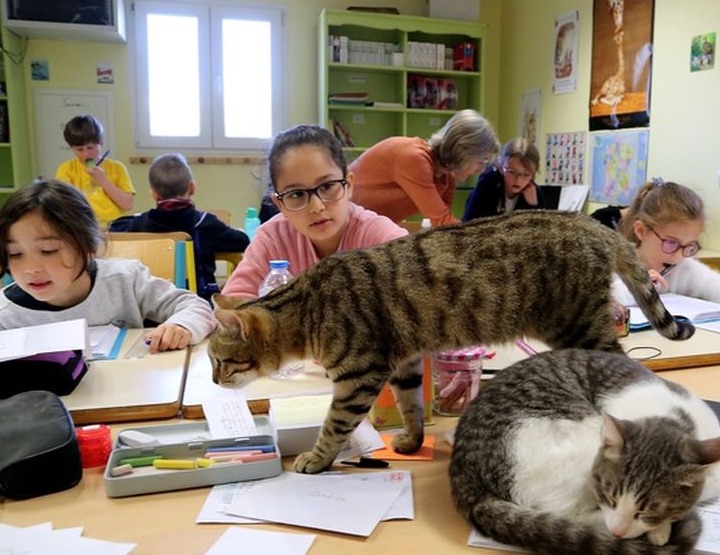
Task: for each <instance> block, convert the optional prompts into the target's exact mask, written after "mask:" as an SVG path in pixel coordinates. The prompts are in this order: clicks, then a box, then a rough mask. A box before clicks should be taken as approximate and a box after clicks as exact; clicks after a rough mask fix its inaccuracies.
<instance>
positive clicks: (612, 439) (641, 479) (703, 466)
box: [593, 414, 720, 545]
mask: <svg viewBox="0 0 720 555" xmlns="http://www.w3.org/2000/svg"><path fill="white" fill-rule="evenodd" d="M602 434H603V435H602V447H601V448H600V450H599V452H598V455H597V457H596V458H595V462H594V466H593V486H594V490H595V496H596V499H597V501H598V504H599V506H600V508H601V510H602V513H603V516H604V519H605V524H606V525H607V527H608V530H609V531H610V532H611V533H612V534H613V535H615V536H616V537H619V538H636V537H638V536H641V535H642V534H645V533H647V534H648V538H649V539H650V541H651V542H652V543H655V544H656V545H663V544H664V543H665V542H666V541H667V539H668V537H669V533H670V524H672V523H673V522H676V521H678V520H680V519H682V518H683V517H685V516H686V515H687V514H688V513H689V512H690V511H691V510H692V508H693V506H694V505H695V503H696V502H697V500H698V498H699V496H700V493H701V491H702V488H703V485H704V483H705V474H706V472H707V470H708V469H709V468H710V465H712V464H715V463H717V462H718V460H720V438H714V439H708V440H705V441H699V440H697V439H694V438H693V437H691V436H690V435H689V434H687V433H685V432H683V431H682V430H680V429H678V427H677V426H676V425H673V423H672V422H671V421H669V420H668V419H662V418H647V419H644V420H641V421H634V422H633V421H628V420H619V419H616V418H613V417H612V416H610V415H608V414H603V432H602Z"/></svg>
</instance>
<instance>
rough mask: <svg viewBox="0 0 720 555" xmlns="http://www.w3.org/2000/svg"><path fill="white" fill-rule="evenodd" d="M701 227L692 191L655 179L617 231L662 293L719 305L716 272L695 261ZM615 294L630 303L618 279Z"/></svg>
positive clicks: (698, 200) (698, 205)
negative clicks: (626, 240) (630, 243)
mask: <svg viewBox="0 0 720 555" xmlns="http://www.w3.org/2000/svg"><path fill="white" fill-rule="evenodd" d="M704 224H705V208H704V206H703V201H702V199H701V198H700V196H699V195H698V194H697V193H695V192H694V191H693V190H692V189H689V188H688V187H685V186H684V185H680V184H678V183H673V182H671V181H667V182H665V181H662V180H658V181H656V182H650V183H647V184H645V185H643V186H642V188H641V189H640V190H639V191H638V193H637V195H636V196H635V198H634V199H633V201H632V202H631V204H630V206H628V208H627V211H626V212H625V214H624V215H623V217H622V219H621V220H620V226H619V231H620V233H622V234H623V235H625V237H627V238H628V239H629V240H630V241H632V242H633V243H635V245H637V251H638V255H639V256H640V259H641V260H642V262H643V263H644V264H645V266H646V267H647V269H648V271H649V272H650V277H651V278H652V279H653V281H654V282H655V285H656V287H657V289H658V292H660V293H668V292H669V293H677V294H680V295H685V296H687V297H695V298H698V299H705V300H708V301H714V302H720V273H718V272H716V271H715V270H713V269H712V268H710V267H709V266H706V265H705V264H703V263H702V262H700V261H699V260H696V259H694V258H693V256H695V254H697V252H698V251H699V250H700V248H701V247H700V243H699V242H698V239H699V237H700V234H701V233H702V231H703V228H704ZM613 295H614V297H615V299H616V300H617V301H619V302H620V303H622V304H626V305H632V304H635V301H633V300H632V298H633V297H632V295H630V292H629V291H628V290H627V288H626V287H625V285H624V284H623V283H622V282H620V280H619V278H616V279H615V283H614V284H613Z"/></svg>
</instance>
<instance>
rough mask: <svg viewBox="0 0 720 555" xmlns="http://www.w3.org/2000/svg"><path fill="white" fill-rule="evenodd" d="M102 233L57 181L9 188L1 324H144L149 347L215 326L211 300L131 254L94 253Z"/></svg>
mask: <svg viewBox="0 0 720 555" xmlns="http://www.w3.org/2000/svg"><path fill="white" fill-rule="evenodd" d="M102 242H103V236H102V232H101V231H100V228H99V226H98V223H97V220H96V218H95V215H94V213H93V211H92V209H91V208H90V205H89V204H88V202H87V200H86V199H85V197H84V196H83V194H82V193H81V192H80V191H78V190H77V189H75V188H73V187H71V186H70V185H67V184H65V183H62V182H60V181H56V180H49V181H40V182H36V183H33V184H32V185H28V186H27V187H23V188H22V189H20V190H18V191H16V192H15V193H13V194H12V195H11V196H10V198H8V200H7V201H6V202H5V204H4V205H3V207H2V208H1V209H0V274H2V273H5V272H9V273H10V275H11V276H12V278H13V280H14V283H12V284H11V285H8V286H7V287H5V288H4V289H3V290H2V292H1V293H0V329H11V328H19V327H24V326H34V325H38V324H45V323H50V322H61V321H67V320H74V319H76V318H85V319H86V320H87V323H88V326H100V325H106V324H114V325H116V326H120V327H128V328H142V327H145V321H146V320H150V321H152V322H155V323H157V324H158V326H157V327H155V328H153V329H152V331H150V332H149V333H148V334H147V336H146V341H147V342H148V343H149V345H150V352H151V353H155V352H158V351H166V350H170V349H183V348H185V347H187V346H188V345H189V344H194V343H197V342H199V341H201V340H202V339H204V338H205V337H206V336H207V335H208V334H209V333H210V332H211V331H212V330H213V328H214V326H215V322H214V320H213V316H212V310H211V308H210V305H209V304H208V303H207V302H206V301H205V300H203V299H201V298H200V297H198V296H197V295H195V294H194V293H192V292H190V291H187V290H185V289H178V288H176V287H175V285H174V284H173V283H171V282H169V281H167V280H164V279H160V278H156V277H153V276H151V275H150V272H149V271H148V269H147V268H146V267H145V266H144V265H142V264H141V263H140V262H139V261H137V260H129V259H96V258H95V255H96V254H97V252H98V249H99V248H100V246H101V245H102Z"/></svg>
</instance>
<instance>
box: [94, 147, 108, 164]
mask: <svg viewBox="0 0 720 555" xmlns="http://www.w3.org/2000/svg"><path fill="white" fill-rule="evenodd" d="M108 154H110V149H109V148H108V149H107V150H106V151H105V154H103V155H102V156H101V157H100V160H98V161H97V164H95V165H96V166H99V165H100V164H102V163H103V162H104V161H105V158H107V157H108Z"/></svg>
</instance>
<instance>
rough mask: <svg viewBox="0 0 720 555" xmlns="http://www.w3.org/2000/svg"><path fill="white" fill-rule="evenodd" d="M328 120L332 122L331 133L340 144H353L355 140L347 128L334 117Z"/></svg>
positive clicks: (346, 145) (347, 145)
mask: <svg viewBox="0 0 720 555" xmlns="http://www.w3.org/2000/svg"><path fill="white" fill-rule="evenodd" d="M330 121H331V122H332V131H333V135H335V138H336V139H337V140H338V141H340V144H341V145H342V146H344V147H350V146H355V141H354V140H353V138H352V135H350V131H348V130H347V127H345V126H344V125H343V124H342V123H340V122H339V121H337V120H335V119H334V120H330Z"/></svg>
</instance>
